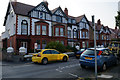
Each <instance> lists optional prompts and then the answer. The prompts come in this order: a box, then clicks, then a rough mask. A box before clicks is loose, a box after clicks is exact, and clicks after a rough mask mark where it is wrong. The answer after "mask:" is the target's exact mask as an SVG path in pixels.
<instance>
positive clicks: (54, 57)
mask: <svg viewBox="0 0 120 80" xmlns="http://www.w3.org/2000/svg"><path fill="white" fill-rule="evenodd" d="M51 53H52V56H53V60H54V61H56V60H58V59H59V58H58V56H59V54H60V53H59V52H57V51H56V50H51Z"/></svg>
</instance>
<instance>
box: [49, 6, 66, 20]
mask: <svg viewBox="0 0 120 80" xmlns="http://www.w3.org/2000/svg"><path fill="white" fill-rule="evenodd" d="M58 10H60V11H61V12H62V14H63V15H64V16H65V17H66V18H68V17H67V16H66V14H65V13H64V12H63V10H62V9H61V7H60V6H59V7H57V8H55V9H53V10H51V12H52V14H55V13H56V12H57V11H58Z"/></svg>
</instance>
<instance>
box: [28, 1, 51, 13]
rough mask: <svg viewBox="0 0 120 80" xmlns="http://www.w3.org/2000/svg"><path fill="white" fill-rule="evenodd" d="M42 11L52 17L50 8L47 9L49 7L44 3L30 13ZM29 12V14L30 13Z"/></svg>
mask: <svg viewBox="0 0 120 80" xmlns="http://www.w3.org/2000/svg"><path fill="white" fill-rule="evenodd" d="M34 10H35V11H36V10H37V11H42V12H46V13H49V14H51V15H52V13H51V11H50V10H49V8H48V7H47V5H46V4H45V3H44V2H41V3H40V4H38V5H37V6H36V7H34V8H33V9H32V10H31V11H30V12H32V11H34ZM30 12H28V14H29V13H30Z"/></svg>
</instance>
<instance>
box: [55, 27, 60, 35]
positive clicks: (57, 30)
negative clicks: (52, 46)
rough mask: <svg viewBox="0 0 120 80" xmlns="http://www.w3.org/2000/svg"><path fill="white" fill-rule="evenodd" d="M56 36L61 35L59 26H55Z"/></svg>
mask: <svg viewBox="0 0 120 80" xmlns="http://www.w3.org/2000/svg"><path fill="white" fill-rule="evenodd" d="M55 36H59V28H55Z"/></svg>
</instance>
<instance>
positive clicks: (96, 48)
mask: <svg viewBox="0 0 120 80" xmlns="http://www.w3.org/2000/svg"><path fill="white" fill-rule="evenodd" d="M88 49H93V50H94V49H95V48H88ZM105 49H108V48H96V50H101V51H102V50H105Z"/></svg>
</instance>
